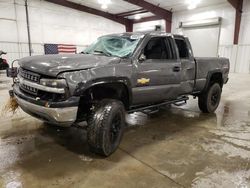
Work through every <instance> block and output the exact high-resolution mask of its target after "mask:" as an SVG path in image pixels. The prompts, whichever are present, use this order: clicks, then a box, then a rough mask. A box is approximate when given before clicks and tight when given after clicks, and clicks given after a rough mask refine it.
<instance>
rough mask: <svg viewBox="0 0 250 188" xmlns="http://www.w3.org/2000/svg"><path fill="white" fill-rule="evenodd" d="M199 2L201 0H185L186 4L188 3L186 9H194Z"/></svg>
mask: <svg viewBox="0 0 250 188" xmlns="http://www.w3.org/2000/svg"><path fill="white" fill-rule="evenodd" d="M200 2H201V0H186V4H187V5H188V10H192V9H195V8H196V7H197V5H198V4H199V3H200Z"/></svg>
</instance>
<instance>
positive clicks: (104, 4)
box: [98, 0, 111, 9]
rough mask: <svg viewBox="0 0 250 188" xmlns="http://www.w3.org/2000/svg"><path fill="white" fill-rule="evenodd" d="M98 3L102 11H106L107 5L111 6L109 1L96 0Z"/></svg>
mask: <svg viewBox="0 0 250 188" xmlns="http://www.w3.org/2000/svg"><path fill="white" fill-rule="evenodd" d="M98 3H99V4H100V5H101V8H102V9H107V8H108V5H109V4H111V0H98Z"/></svg>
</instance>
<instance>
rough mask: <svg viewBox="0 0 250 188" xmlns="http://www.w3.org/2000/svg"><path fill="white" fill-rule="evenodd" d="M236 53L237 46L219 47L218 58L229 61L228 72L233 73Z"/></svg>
mask: <svg viewBox="0 0 250 188" xmlns="http://www.w3.org/2000/svg"><path fill="white" fill-rule="evenodd" d="M237 52H238V46H237V45H221V46H220V47H219V57H226V58H228V59H229V61H230V72H235V66H236V59H237Z"/></svg>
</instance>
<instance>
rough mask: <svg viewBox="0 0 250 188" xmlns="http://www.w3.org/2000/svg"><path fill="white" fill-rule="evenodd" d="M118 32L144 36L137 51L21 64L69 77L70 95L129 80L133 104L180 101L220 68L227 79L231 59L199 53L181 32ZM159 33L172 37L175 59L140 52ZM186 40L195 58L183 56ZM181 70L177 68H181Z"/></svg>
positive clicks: (40, 59) (198, 89)
mask: <svg viewBox="0 0 250 188" xmlns="http://www.w3.org/2000/svg"><path fill="white" fill-rule="evenodd" d="M115 35H119V36H121V35H141V36H142V38H141V41H140V42H139V43H138V45H137V47H136V49H135V51H134V52H133V54H132V55H131V56H130V57H128V58H118V57H106V56H102V55H91V54H76V55H46V56H33V57H27V58H23V59H21V60H20V61H19V65H20V66H21V67H22V68H24V69H27V70H30V71H33V72H35V73H39V74H41V77H43V76H44V77H50V78H64V79H66V81H67V84H68V87H69V93H70V96H81V95H83V94H84V92H85V91H86V90H87V89H89V88H91V87H92V86H96V85H102V84H106V83H111V84H112V83H118V84H123V85H124V86H125V88H127V90H128V93H129V94H130V95H129V101H130V104H129V107H130V108H133V106H137V105H142V104H152V103H158V102H162V101H164V100H174V99H177V98H178V97H180V96H183V95H192V94H194V95H197V93H199V92H202V91H203V90H204V88H205V87H206V85H207V83H208V82H209V79H210V76H211V75H212V74H213V73H215V72H217V73H221V74H222V76H223V81H224V83H226V81H227V79H228V73H229V60H228V59H225V58H195V57H194V56H193V51H192V48H191V45H190V43H189V40H188V39H187V38H186V37H184V36H181V35H172V34H169V33H162V32H151V33H123V34H115ZM153 37H163V38H168V40H169V41H170V42H171V46H172V49H173V53H174V59H172V60H145V61H140V60H139V57H140V55H141V54H142V53H143V49H144V47H145V46H146V44H147V42H148V41H149V40H150V39H152V38H153ZM177 38H181V39H183V40H185V41H186V44H187V46H188V49H189V58H186V59H180V58H179V53H178V49H177V45H176V43H175V39H177ZM176 67H177V68H178V70H179V71H174V70H175V68H176ZM141 78H146V79H149V80H150V81H149V83H148V84H139V83H138V80H139V79H141Z"/></svg>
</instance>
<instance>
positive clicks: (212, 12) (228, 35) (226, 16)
mask: <svg viewBox="0 0 250 188" xmlns="http://www.w3.org/2000/svg"><path fill="white" fill-rule="evenodd" d="M216 17H222V25H221V33H220V45H232V44H233V34H234V19H235V11H234V9H233V7H232V6H231V5H230V4H229V3H226V4H220V5H217V6H210V7H205V8H199V9H195V10H191V11H180V12H175V13H174V14H173V24H172V32H173V33H180V32H181V30H180V29H179V23H180V22H187V21H196V20H203V19H209V18H216Z"/></svg>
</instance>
